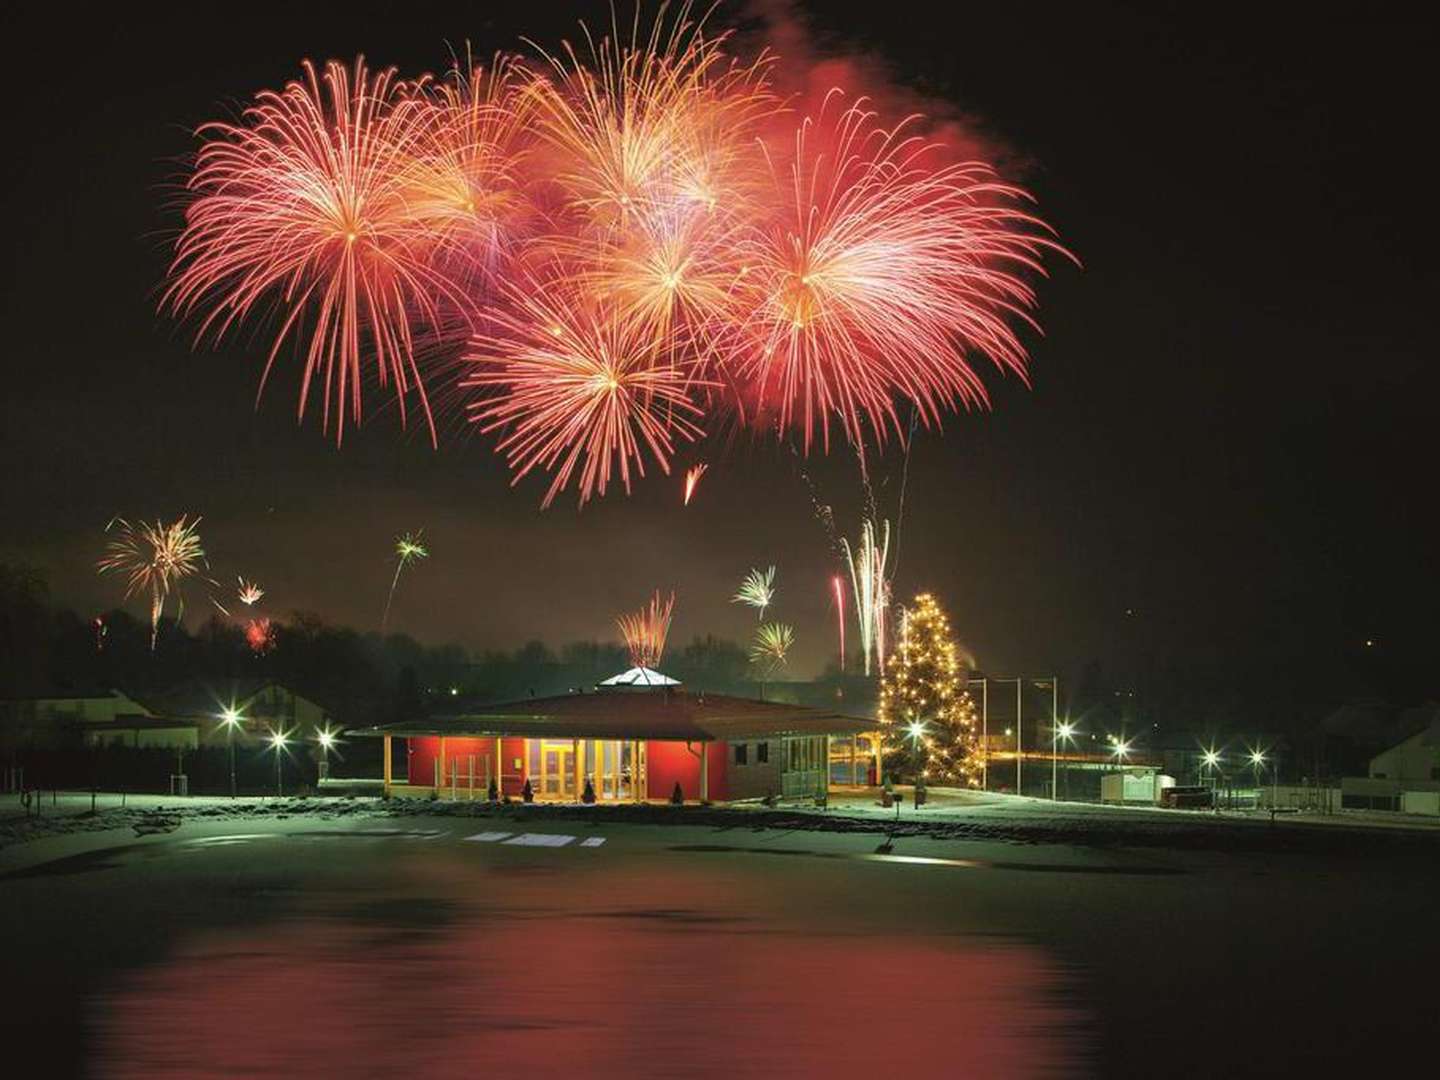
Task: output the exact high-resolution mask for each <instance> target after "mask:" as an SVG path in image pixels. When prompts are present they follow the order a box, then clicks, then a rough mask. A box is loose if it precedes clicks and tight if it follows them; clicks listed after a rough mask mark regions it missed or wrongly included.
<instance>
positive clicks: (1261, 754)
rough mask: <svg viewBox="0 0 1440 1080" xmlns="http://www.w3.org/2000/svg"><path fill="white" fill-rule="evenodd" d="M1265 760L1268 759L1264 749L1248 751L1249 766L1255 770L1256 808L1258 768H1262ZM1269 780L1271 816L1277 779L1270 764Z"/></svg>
mask: <svg viewBox="0 0 1440 1080" xmlns="http://www.w3.org/2000/svg"><path fill="white" fill-rule="evenodd" d="M1267 760H1269V759H1268V758H1267V757H1266V755H1265V751H1263V750H1259V749H1256V750H1251V751H1250V767H1251V768H1253V769H1254V770H1255V791H1256V794H1255V806H1256V808H1257V809H1258V808H1259V806H1260V794H1259V792H1260V770H1261V769H1262V768H1264V766H1265V762H1266V761H1267ZM1270 781H1271V783H1270V804H1271V805H1270V812H1271V816H1272V817H1273V816H1274V812H1275V805H1274V804H1275V798H1276V794H1277V792H1276V790H1275V789H1276V787H1277V786H1278V784H1279V780H1278V778H1277V777H1276V776H1275V772H1274V766H1273V765H1272V766H1271V774H1270Z"/></svg>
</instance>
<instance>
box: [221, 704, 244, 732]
mask: <svg viewBox="0 0 1440 1080" xmlns="http://www.w3.org/2000/svg"><path fill="white" fill-rule="evenodd" d="M220 722H221V723H222V724H224V725H225V726H226V727H228V728H237V727H239V726H240V714H239V713H238V712H236V711H235V710H234V709H233V708H230V709H224V710H222V711H221V713H220Z"/></svg>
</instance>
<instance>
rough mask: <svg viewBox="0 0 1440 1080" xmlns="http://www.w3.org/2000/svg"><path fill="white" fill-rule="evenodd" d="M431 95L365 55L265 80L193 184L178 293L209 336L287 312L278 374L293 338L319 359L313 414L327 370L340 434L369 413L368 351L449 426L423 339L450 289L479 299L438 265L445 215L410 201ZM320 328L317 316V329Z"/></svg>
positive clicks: (175, 272) (177, 303)
mask: <svg viewBox="0 0 1440 1080" xmlns="http://www.w3.org/2000/svg"><path fill="white" fill-rule="evenodd" d="M434 123H435V115H434V111H433V109H432V108H430V107H429V104H428V102H427V100H426V99H425V98H424V97H423V96H422V95H402V94H398V93H397V87H396V84H395V74H394V71H393V69H387V70H385V71H381V72H379V73H377V74H375V75H374V76H373V77H372V76H371V75H370V74H369V72H368V71H367V70H366V67H365V63H364V60H363V59H358V60H356V62H355V66H354V69H353V71H352V70H347V68H346V67H345V66H344V65H342V64H339V63H336V62H333V61H332V62H331V63H329V64H327V65H326V66H325V72H324V75H323V76H321V75H320V74H319V73H317V71H316V70H315V68H314V66H313V65H311V64H310V63H308V62H307V63H306V64H305V78H304V79H303V81H296V82H291V83H290V84H289V85H287V86H286V87H285V89H284V90H282V91H280V92H279V93H276V92H273V91H268V90H267V91H263V92H261V93H260V94H259V95H258V96H257V98H256V104H255V105H253V106H251V107H250V108H249V109H247V110H245V112H244V114H243V116H242V118H241V120H240V122H239V123H211V124H206V125H205V126H204V127H202V128H201V129H200V132H199V134H200V136H201V137H202V139H203V140H204V143H203V145H202V146H201V148H200V151H199V154H198V156H197V160H196V164H195V171H194V173H193V175H192V176H191V178H190V182H189V185H188V195H189V197H188V201H187V206H186V213H185V227H184V230H183V231H182V232H181V234H180V239H179V241H178V242H177V244H176V253H175V260H174V262H173V264H172V266H171V282H170V285H169V287H168V288H167V289H166V291H165V294H164V299H163V303H164V304H165V305H166V306H167V307H169V308H171V309H172V310H174V311H175V312H177V313H178V314H180V315H181V316H191V315H194V316H197V317H199V318H200V327H199V331H198V333H197V341H198V340H200V339H203V338H204V337H206V336H207V335H208V336H212V337H213V338H214V339H216V340H218V339H220V338H222V337H224V336H225V334H226V333H227V332H229V331H230V330H231V329H232V328H234V327H235V325H236V324H237V323H240V322H242V321H244V320H246V319H248V318H250V317H252V316H255V315H259V314H263V313H268V311H269V309H270V307H271V306H274V307H276V308H278V310H279V314H280V327H279V330H278V331H277V332H276V334H275V340H274V343H273V345H272V347H271V349H270V352H269V356H268V358H267V359H266V363H265V372H264V376H262V379H261V386H262V388H263V386H264V383H265V380H266V379H267V378H268V377H269V374H270V370H271V368H272V367H273V365H274V363H275V359H276V356H277V354H278V353H279V351H280V348H281V346H282V345H283V344H284V342H285V341H286V340H287V338H291V337H292V336H293V337H294V338H295V339H296V344H297V351H299V352H301V353H303V356H304V372H303V375H302V378H301V386H300V403H299V415H300V416H301V417H303V416H304V413H305V405H306V402H307V400H308V397H309V394H310V390H311V385H312V382H313V380H314V379H315V378H316V377H317V376H321V377H323V380H324V393H323V396H324V405H323V421H322V423H323V426H324V427H325V429H326V430H328V429H329V423H330V411H331V407H332V405H333V406H334V409H335V413H336V424H335V432H336V438H337V440H339V439H342V438H343V436H344V429H345V422H346V419H347V416H348V417H350V418H352V419H353V420H355V421H356V422H358V421H359V419H360V418H361V369H362V362H363V361H366V360H373V364H374V371H375V373H376V374H377V376H378V377H379V382H380V384H381V385H382V386H383V385H386V384H387V383H389V382H391V381H393V382H394V384H395V393H396V398H397V400H398V402H399V404H400V412H401V417H402V420H403V419H404V416H405V411H406V398H407V392H408V391H409V390H410V389H411V388H413V389H414V390H415V391H416V393H417V395H418V397H419V400H420V404H421V407H422V409H423V411H424V413H425V419H426V423H427V424H428V425H429V428H430V433H431V438H432V440H433V439H434V422H433V419H432V417H431V415H430V407H429V402H428V400H427V398H426V395H425V385H424V380H423V379H422V378H421V374H420V370H419V367H418V366H417V365H416V360H415V352H416V337H417V334H418V333H421V332H423V331H424V329H425V328H426V327H429V326H434V325H435V324H436V323H437V322H438V321H439V314H440V311H439V309H440V307H441V305H442V304H443V303H444V302H445V301H447V300H448V301H453V302H454V303H455V304H456V305H457V306H459V307H461V308H463V307H464V306H465V296H464V294H463V293H462V292H461V291H460V290H459V288H457V286H456V285H455V283H454V282H452V281H451V280H450V279H449V278H448V277H447V276H445V275H444V274H442V273H440V272H439V271H438V270H437V269H436V268H435V266H434V265H433V262H432V258H431V256H432V254H433V251H434V248H435V246H436V243H437V238H436V234H435V232H434V231H433V228H431V227H429V226H431V225H433V221H432V222H429V223H428V224H427V223H426V222H425V221H417V219H416V217H415V214H414V213H413V207H412V202H411V200H410V198H409V197H408V194H409V192H410V190H411V189H412V187H413V183H414V177H415V162H416V160H417V158H419V159H421V160H424V157H425V155H424V154H423V153H422V151H423V149H424V147H425V146H426V145H427V143H426V138H427V136H430V135H433V133H434ZM307 324H308V325H307Z"/></svg>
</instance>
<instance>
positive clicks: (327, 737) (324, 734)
mask: <svg viewBox="0 0 1440 1080" xmlns="http://www.w3.org/2000/svg"><path fill="white" fill-rule="evenodd" d="M315 738H316V740H317V741H318V742H319V743H320V776H319V779H321V780H328V779H329V778H330V748H331V747H332V746H334V745H335V733H334V732H333V731H331V730H330V729H329V728H328V727H324V728H321V729H320V730H319V731H318V732H316V733H315Z"/></svg>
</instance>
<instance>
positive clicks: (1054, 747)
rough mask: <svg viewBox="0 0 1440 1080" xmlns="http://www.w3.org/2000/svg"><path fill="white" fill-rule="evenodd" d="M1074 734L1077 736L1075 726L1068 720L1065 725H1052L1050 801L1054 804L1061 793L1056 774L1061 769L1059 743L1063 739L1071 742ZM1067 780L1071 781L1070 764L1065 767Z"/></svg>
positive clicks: (1067, 785)
mask: <svg viewBox="0 0 1440 1080" xmlns="http://www.w3.org/2000/svg"><path fill="white" fill-rule="evenodd" d="M1073 734H1075V726H1074V725H1073V724H1071V723H1070V722H1069V721H1068V720H1067V721H1066V722H1065V723H1063V724H1054V725H1052V726H1051V728H1050V801H1051V802H1054V801H1055V800H1056V799H1057V798H1058V797H1059V793H1060V791H1059V785H1058V783H1057V779H1058V777H1057V776H1056V773H1057V771H1058V768H1059V761H1060V756H1059V741H1060V740H1061V739H1063V740H1065V741H1066V742H1069V741H1070V736H1071V735H1073ZM1065 778H1066V780H1069V778H1070V767H1069V764H1068V763H1067V764H1066V767H1065ZM1066 787H1067V788H1068V787H1069V784H1068V783H1067V784H1066ZM1066 794H1067V795H1068V794H1069V792H1068V791H1067V792H1066Z"/></svg>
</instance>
